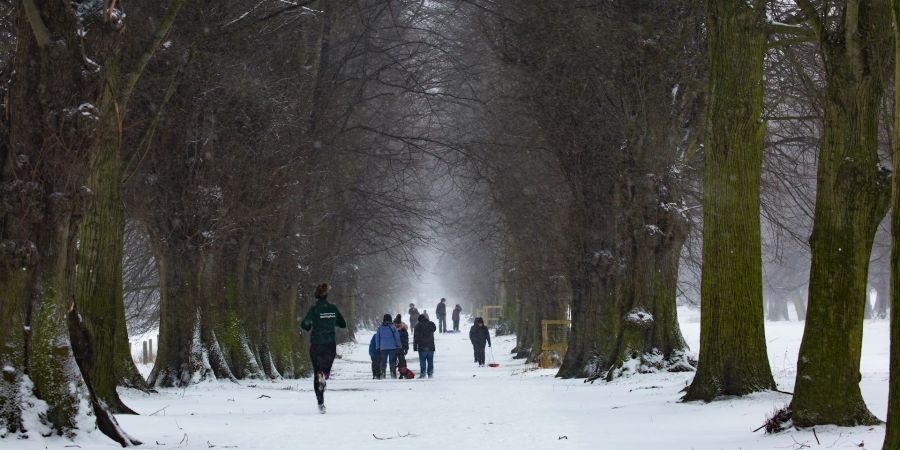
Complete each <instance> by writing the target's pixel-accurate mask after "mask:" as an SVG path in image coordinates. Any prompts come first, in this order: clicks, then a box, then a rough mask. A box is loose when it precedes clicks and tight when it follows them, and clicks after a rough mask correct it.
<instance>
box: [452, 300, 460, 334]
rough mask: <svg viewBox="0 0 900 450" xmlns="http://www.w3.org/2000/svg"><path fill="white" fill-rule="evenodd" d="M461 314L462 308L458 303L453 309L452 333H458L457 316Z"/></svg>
mask: <svg viewBox="0 0 900 450" xmlns="http://www.w3.org/2000/svg"><path fill="white" fill-rule="evenodd" d="M461 312H462V306H459V303H457V304H456V307H455V308H453V332H455V333H459V314H460V313H461Z"/></svg>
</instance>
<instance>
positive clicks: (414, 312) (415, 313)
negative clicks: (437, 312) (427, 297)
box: [409, 303, 419, 328]
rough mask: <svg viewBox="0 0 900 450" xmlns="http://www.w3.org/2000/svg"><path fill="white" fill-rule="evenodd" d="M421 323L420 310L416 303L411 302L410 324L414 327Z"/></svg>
mask: <svg viewBox="0 0 900 450" xmlns="http://www.w3.org/2000/svg"><path fill="white" fill-rule="evenodd" d="M417 323H419V310H418V309H417V308H416V304H415V303H410V304H409V326H411V327H414V328H415V326H416V324H417Z"/></svg>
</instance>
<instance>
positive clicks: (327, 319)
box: [300, 283, 347, 414]
mask: <svg viewBox="0 0 900 450" xmlns="http://www.w3.org/2000/svg"><path fill="white" fill-rule="evenodd" d="M329 290H331V286H329V285H328V283H322V284H320V285H319V286H318V287H317V288H316V293H315V297H316V304H315V305H313V306H312V307H311V308H309V311H307V312H306V316H305V317H304V318H303V321H302V322H300V328H302V329H304V330H306V331H310V336H309V359H310V361H312V366H313V390H314V391H315V392H316V400H317V401H318V402H319V412H320V413H322V414H325V381H326V380H328V379H329V378H330V377H331V365H332V364H334V357H335V356H337V343H336V342H335V338H334V327H335V326H339V327H341V328H347V322H346V321H345V320H344V316H342V315H341V312H340V311H339V310H338V308H337V306H335V305H333V304H331V303H328V291H329Z"/></svg>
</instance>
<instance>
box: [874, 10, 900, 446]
mask: <svg viewBox="0 0 900 450" xmlns="http://www.w3.org/2000/svg"><path fill="white" fill-rule="evenodd" d="M891 10H892V13H893V14H892V17H893V24H894V27H893V30H894V104H895V105H897V104H900V103H898V102H900V0H891ZM892 131H893V132H892V134H891V163H892V168H893V173H894V176H893V177H892V178H891V193H892V195H891V267H890V272H889V273H890V300H891V308H890V321H891V322H890V329H891V368H890V375H889V376H888V380H889V381H888V388H889V393H888V411H887V427H886V429H885V433H884V445H882V447H881V448H882V450H895V449H898V448H900V176H898V174H900V114H897V112H896V111H895V112H894V128H893V130H892ZM879 297H881V296H880V295H879Z"/></svg>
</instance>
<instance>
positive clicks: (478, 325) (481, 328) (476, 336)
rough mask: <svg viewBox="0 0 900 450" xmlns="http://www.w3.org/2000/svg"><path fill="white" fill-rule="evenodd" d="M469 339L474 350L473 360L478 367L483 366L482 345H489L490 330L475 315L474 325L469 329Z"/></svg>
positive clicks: (482, 320)
mask: <svg viewBox="0 0 900 450" xmlns="http://www.w3.org/2000/svg"><path fill="white" fill-rule="evenodd" d="M469 340H470V341H472V348H473V349H474V350H475V362H477V363H478V366H479V367H482V366H484V346H485V345H487V346H488V347H490V346H491V332H490V330H488V327H486V326H485V325H484V319H482V318H481V317H476V318H475V325H472V328H471V329H469Z"/></svg>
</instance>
